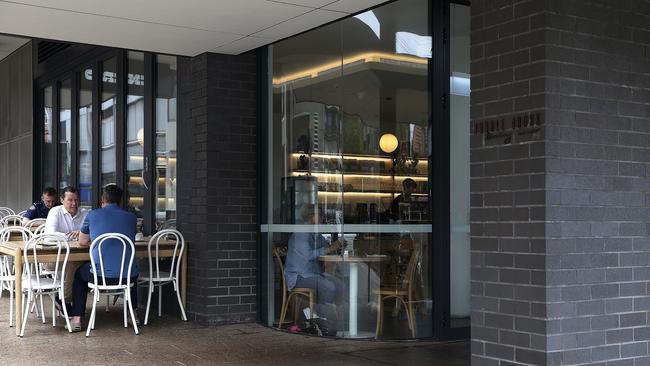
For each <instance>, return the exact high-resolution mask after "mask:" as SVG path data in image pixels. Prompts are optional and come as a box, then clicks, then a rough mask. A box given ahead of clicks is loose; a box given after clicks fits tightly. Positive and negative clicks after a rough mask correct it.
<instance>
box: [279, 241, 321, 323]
mask: <svg viewBox="0 0 650 366" xmlns="http://www.w3.org/2000/svg"><path fill="white" fill-rule="evenodd" d="M286 251H287V246H286V245H283V244H276V245H274V246H273V256H274V257H275V259H276V260H277V261H278V266H279V267H280V276H281V277H282V310H281V311H280V321H279V322H278V329H282V323H284V318H285V317H286V315H287V309H288V308H289V304H290V303H291V299H294V304H293V306H294V315H293V322H294V323H295V322H296V321H298V310H299V309H300V307H299V305H300V303H299V301H300V297H304V298H307V299H308V300H309V314H310V316H313V314H314V304H315V301H316V291H314V289H311V288H308V287H294V288H293V289H292V290H291V291H289V290H287V280H286V278H285V277H284V261H283V260H282V257H286Z"/></svg>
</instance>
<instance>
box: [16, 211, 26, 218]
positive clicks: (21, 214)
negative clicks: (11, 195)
mask: <svg viewBox="0 0 650 366" xmlns="http://www.w3.org/2000/svg"><path fill="white" fill-rule="evenodd" d="M26 213H27V210H23V211H20V212H19V213H17V214H16V215H18V216H22V217H25V214H26Z"/></svg>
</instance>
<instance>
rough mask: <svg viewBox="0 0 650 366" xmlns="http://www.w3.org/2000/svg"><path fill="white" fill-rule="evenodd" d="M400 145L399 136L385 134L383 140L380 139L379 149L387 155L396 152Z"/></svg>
mask: <svg viewBox="0 0 650 366" xmlns="http://www.w3.org/2000/svg"><path fill="white" fill-rule="evenodd" d="M398 144H399V142H398V141H397V136H395V135H393V134H392V133H385V134H383V135H381V138H379V148H380V149H381V151H383V152H385V153H387V154H390V153H392V152H393V151H395V149H397V145H398Z"/></svg>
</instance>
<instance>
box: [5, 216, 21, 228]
mask: <svg viewBox="0 0 650 366" xmlns="http://www.w3.org/2000/svg"><path fill="white" fill-rule="evenodd" d="M0 222H1V223H2V225H3V226H4V227H9V226H23V217H22V216H18V215H7V216H4V217H3V218H2V219H1V220H0Z"/></svg>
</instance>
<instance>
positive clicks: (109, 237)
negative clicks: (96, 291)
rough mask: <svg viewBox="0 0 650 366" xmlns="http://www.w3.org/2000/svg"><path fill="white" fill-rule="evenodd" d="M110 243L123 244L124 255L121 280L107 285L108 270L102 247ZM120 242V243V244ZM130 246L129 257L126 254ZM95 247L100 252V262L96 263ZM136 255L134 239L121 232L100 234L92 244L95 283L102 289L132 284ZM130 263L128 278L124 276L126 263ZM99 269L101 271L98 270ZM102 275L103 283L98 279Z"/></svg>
mask: <svg viewBox="0 0 650 366" xmlns="http://www.w3.org/2000/svg"><path fill="white" fill-rule="evenodd" d="M110 243H115V244H117V245H119V244H121V245H122V257H121V260H120V277H119V282H118V283H117V284H116V285H110V286H109V285H107V284H106V271H105V268H104V258H103V257H104V256H103V252H102V247H103V246H104V245H109V244H110ZM118 243H119V244H118ZM127 246H128V247H130V248H131V255H130V256H129V257H128V258H127V256H126V248H127ZM95 248H97V251H98V252H99V263H95V256H94V255H93V252H94V251H95ZM134 257H135V245H133V241H131V239H130V238H129V237H128V236H126V235H124V234H120V233H106V234H102V235H100V236H98V237H97V238H95V240H93V242H92V244H91V245H90V266H91V268H92V271H93V279H94V281H95V285H96V286H98V287H99V288H100V289H108V290H111V289H119V288H122V287H124V286H127V287H128V286H130V284H131V267H132V266H133V258H134ZM125 263H128V266H127V271H126V278H124V274H125V273H124V264H125ZM97 265H99V267H97ZM98 269H99V271H97V270H98ZM98 275H99V276H101V277H102V283H101V284H100V283H99V282H98V281H97V276H98Z"/></svg>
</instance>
